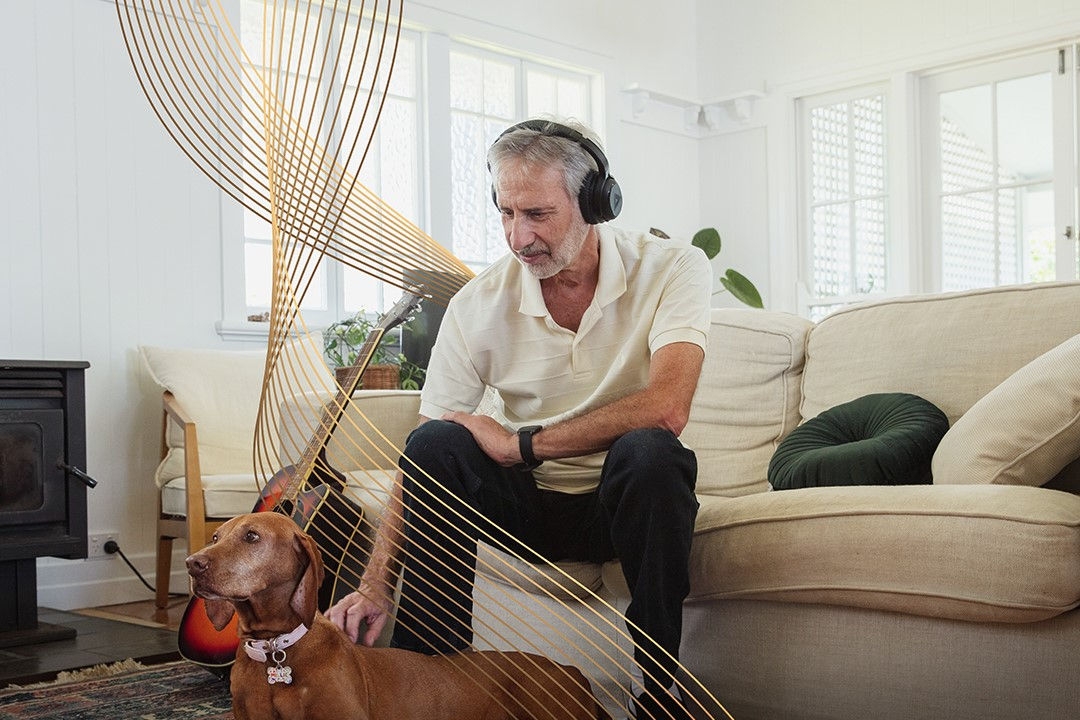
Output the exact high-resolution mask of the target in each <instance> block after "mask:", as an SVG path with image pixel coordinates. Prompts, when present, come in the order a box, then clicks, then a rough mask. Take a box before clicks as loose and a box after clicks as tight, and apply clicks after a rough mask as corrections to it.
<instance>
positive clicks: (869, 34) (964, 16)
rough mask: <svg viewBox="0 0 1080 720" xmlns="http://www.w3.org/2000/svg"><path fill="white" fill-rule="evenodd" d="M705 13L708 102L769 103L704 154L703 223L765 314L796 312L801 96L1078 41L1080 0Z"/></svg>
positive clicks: (738, 8) (732, 5) (896, 0)
mask: <svg viewBox="0 0 1080 720" xmlns="http://www.w3.org/2000/svg"><path fill="white" fill-rule="evenodd" d="M696 9H697V25H696V28H697V30H696V32H697V40H698V42H697V48H698V55H697V70H698V77H699V83H700V84H699V89H698V97H699V98H700V99H701V100H702V101H703V102H706V103H707V102H709V101H710V100H712V99H716V98H724V97H729V96H732V95H736V94H740V93H743V92H745V91H758V92H764V93H766V97H765V99H764V100H761V101H758V102H757V103H755V105H754V112H753V116H752V117H751V118H750V119H749V121H748V122H746V123H742V124H740V123H734V124H729V125H728V126H726V127H725V128H723V129H722V131H721V132H720V133H719V134H720V135H722V137H718V136H713V137H707V138H705V139H704V140H703V141H702V143H701V145H700V163H701V208H702V209H701V213H702V214H701V217H702V224H703V225H715V226H716V227H717V228H718V229H719V230H720V232H721V235H723V237H724V240H725V249H724V251H723V254H722V255H721V260H722V262H723V263H724V264H730V265H731V266H733V267H735V268H736V269H737V270H740V271H741V272H744V273H745V274H747V275H748V276H750V277H751V279H752V280H754V281H755V282H757V283H758V286H759V288H760V289H762V290H763V295H764V296H765V305H766V307H768V308H770V309H778V310H788V311H794V310H796V307H795V304H796V303H795V291H794V284H793V282H792V279H793V275H794V265H793V263H795V262H796V258H797V255H798V252H797V251H798V248H797V244H796V240H795V237H794V234H795V218H794V215H793V213H794V212H795V211H796V210H795V208H796V202H795V201H796V198H795V197H794V192H795V185H794V182H793V180H794V177H793V176H794V172H795V168H794V166H793V164H792V163H791V156H792V153H793V152H794V147H793V144H792V139H793V128H792V122H791V121H792V115H791V106H792V104H793V101H794V99H795V98H796V97H799V96H800V95H805V94H812V93H816V92H824V91H828V90H836V89H842V88H844V87H850V86H855V85H858V84H861V83H865V82H880V81H890V80H893V79H895V78H896V77H897V76H903V75H904V74H908V73H916V74H917V73H919V72H922V71H924V70H928V69H931V68H935V67H940V66H943V65H946V64H949V63H956V62H964V61H970V60H976V59H978V58H979V57H982V56H986V55H988V54H992V53H998V52H1004V51H1009V50H1017V49H1023V48H1025V47H1029V46H1035V45H1039V44H1046V43H1053V42H1058V41H1062V42H1073V41H1075V40H1077V39H1078V38H1080V0H859V1H858V2H850V1H846V0H755V2H738V1H737V0H726V1H724V2H714V1H713V0H699V2H698V3H697V6H696ZM728 133H730V134H728ZM903 161H904V162H907V161H908V159H906V158H905V159H903ZM763 169H767V172H762V170H763ZM763 208H764V213H762V209H763Z"/></svg>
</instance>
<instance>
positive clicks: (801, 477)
mask: <svg viewBox="0 0 1080 720" xmlns="http://www.w3.org/2000/svg"><path fill="white" fill-rule="evenodd" d="M948 429H949V420H948V418H946V417H945V413H943V412H941V410H939V409H938V408H937V407H936V406H935V405H934V404H933V403H931V402H928V401H926V400H924V399H922V398H921V397H919V396H918V395H911V394H909V393H874V394H871V395H864V396H862V397H861V398H857V399H855V400H852V401H851V402H846V403H842V404H840V405H837V406H836V407H834V408H830V409H828V410H826V411H825V412H823V413H821V414H820V415H818V416H816V417H813V418H810V419H809V420H807V421H806V422H805V423H803V424H802V425H800V426H799V427H797V428H795V429H794V430H793V431H792V432H791V434H790V435H788V436H787V437H786V438H784V440H783V441H782V442H781V443H780V446H779V447H778V448H777V449H776V453H775V454H774V455H773V458H772V461H770V462H769V484H770V485H772V487H773V489H774V490H790V489H792V488H800V487H816V486H820V485H910V484H914V483H928V482H930V459H931V457H933V454H934V449H935V448H936V447H937V445H938V443H939V442H940V441H941V437H942V435H944V434H945V432H946V431H947V430H948Z"/></svg>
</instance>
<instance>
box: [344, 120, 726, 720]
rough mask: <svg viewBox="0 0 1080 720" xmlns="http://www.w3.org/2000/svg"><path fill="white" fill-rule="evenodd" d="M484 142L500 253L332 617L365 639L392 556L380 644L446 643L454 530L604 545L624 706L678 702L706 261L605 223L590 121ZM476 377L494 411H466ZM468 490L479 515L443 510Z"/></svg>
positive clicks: (440, 365) (455, 327)
mask: <svg viewBox="0 0 1080 720" xmlns="http://www.w3.org/2000/svg"><path fill="white" fill-rule="evenodd" d="M488 161H489V168H490V170H491V175H492V188H493V197H494V199H495V202H496V205H497V206H498V208H499V211H500V212H501V215H502V223H503V229H504V232H505V235H506V241H507V244H508V246H509V248H510V251H511V254H510V255H509V256H508V257H506V258H503V259H502V260H500V261H498V262H496V263H494V264H493V265H492V266H490V267H489V268H488V269H486V270H485V271H483V272H481V273H480V274H479V275H478V276H477V277H476V278H474V279H473V280H472V281H470V282H469V283H468V284H467V285H466V286H465V287H464V288H463V289H462V290H460V291H459V292H458V294H457V295H456V296H455V297H454V299H453V300H452V301H451V303H450V304H449V306H448V308H447V311H446V316H445V318H444V320H443V323H442V326H441V328H440V331H439V336H438V341H437V342H436V344H435V348H434V350H433V353H432V358H431V362H430V366H429V368H428V374H427V380H426V383H425V386H424V390H423V394H422V396H421V407H420V413H421V424H420V425H419V426H418V427H417V429H416V430H415V431H413V433H412V434H411V435H410V437H409V440H408V442H407V444H406V447H405V452H404V455H403V457H402V461H401V468H402V470H403V471H404V472H403V473H401V474H399V475H398V477H399V479H400V480H399V483H398V485H397V487H396V489H395V493H394V497H393V500H392V503H391V507H390V511H389V513H388V514H387V516H386V517H387V519H386V520H385V521H384V523H383V525H382V527H381V528H380V531H379V535H378V537H377V539H376V542H375V548H374V550H373V553H372V558H371V561H370V562H369V564H368V568H367V570H366V571H365V574H364V578H363V581H362V582H361V585H360V588H359V590H358V591H357V592H356V593H352V594H351V595H349V596H347V597H346V598H344V599H343V600H341V601H340V602H339V603H338V604H337V605H336V606H334V607H333V608H332V609H331V610H330V612H329V616H330V618H331V620H333V621H334V622H335V623H336V624H337V625H338V626H340V627H342V628H343V629H344V630H345V631H346V632H347V633H348V634H349V636H350V637H352V638H353V639H354V640H356V639H357V638H358V636H359V631H360V626H361V624H362V623H366V624H367V628H368V629H367V632H366V633H365V634H364V637H363V642H365V643H366V644H369V645H370V644H371V643H373V642H374V641H375V639H376V638H377V637H378V634H379V631H380V630H381V629H382V627H383V626H384V625H385V623H386V620H387V617H388V615H389V612H390V608H391V603H392V600H391V598H392V594H393V588H394V585H395V582H396V580H397V574H398V571H399V570H402V565H404V568H403V572H404V576H403V587H404V590H403V593H402V599H401V603H400V605H399V608H398V618H399V622H398V623H397V625H396V627H395V631H394V637H393V640H392V644H393V645H394V646H396V647H403V648H408V649H413V650H417V651H420V652H446V651H451V650H454V649H458V648H462V647H464V646H466V645H467V644H468V643H469V642H470V641H471V638H472V631H471V626H470V610H471V606H472V600H471V586H470V584H469V580H470V579H471V578H472V574H473V572H474V569H475V562H476V561H475V556H474V555H473V554H472V553H469V552H465V551H463V550H462V549H461V548H462V547H466V548H470V549H472V548H475V542H474V540H475V538H476V537H479V536H481V535H480V533H487V532H490V533H492V534H493V535H495V536H496V537H499V538H500V539H503V540H504V541H505V542H506V544H507V545H508V546H510V547H511V549H514V550H517V551H518V552H520V553H521V554H522V555H524V556H525V557H526V558H528V557H530V553H532V552H533V551H535V552H537V553H539V554H540V555H541V556H543V557H545V558H547V559H549V560H553V561H555V560H561V559H577V560H589V561H592V562H603V561H606V560H610V559H613V558H618V559H619V560H620V561H621V565H622V568H623V572H624V574H625V576H626V580H627V584H628V586H629V588H630V592H631V596H632V599H631V603H630V605H629V607H628V609H627V611H626V617H627V619H628V620H629V621H631V622H630V623H629V624H630V626H631V627H632V628H640V629H641V630H642V631H644V633H645V634H646V635H647V636H648V637H643V636H642V634H641V633H640V632H637V631H636V630H632V631H631V635H632V637H633V638H634V640H635V645H636V649H635V660H636V662H637V663H638V665H639V667H640V668H641V669H642V673H643V676H644V678H645V681H644V687H645V690H646V692H645V693H643V694H642V695H641V696H640V697H639V698H638V699H637V700H636V701H635V704H636V708H635V712H636V716H637V717H639V718H642V717H657V718H660V717H663V718H669V717H675V718H680V717H687V716H686V714H685V712H684V711H682V710H681V709H678V704H677V700H676V699H675V698H674V697H672V695H671V694H670V688H671V686H672V683H673V676H672V673H673V672H674V670H675V665H676V661H675V660H673V659H672V658H677V656H678V650H679V642H680V637H681V632H682V601H683V600H684V599H685V597H686V595H687V593H688V591H689V580H688V569H687V565H688V559H689V552H690V540H691V534H692V530H693V526H694V518H695V516H696V513H697V501H696V499H695V496H694V484H695V481H696V476H697V463H696V459H695V458H694V454H693V452H692V451H690V450H689V449H687V448H685V447H683V445H682V444H681V443H680V442H679V440H678V435H679V433H680V432H681V431H682V429H683V427H684V426H685V424H686V422H687V419H688V417H689V412H690V403H691V400H692V398H693V395H694V390H695V389H696V387H697V381H698V376H699V374H700V372H701V366H702V361H703V359H704V348H705V344H706V339H707V331H708V324H709V301H710V294H711V284H712V271H711V268H710V266H709V264H708V261H707V259H706V257H705V255H704V253H702V252H701V251H700V250H698V249H696V248H693V247H690V246H689V245H686V244H680V243H676V242H673V241H665V240H660V239H659V238H655V237H653V236H651V235H646V234H635V233H626V232H622V231H617V230H614V229H611V228H609V227H607V226H604V225H601V224H600V223H603V222H604V221H606V220H610V219H612V218H614V217H615V215H617V214H618V211H619V208H620V206H621V194H620V190H619V187H618V184H617V183H616V182H615V180H614V178H612V177H611V176H610V174H609V172H608V167H607V159H606V158H605V157H604V155H603V153H602V152H601V151H600V149H599V146H598V145H597V144H596V143H595V142H594V141H592V140H591V139H589V138H588V137H587V135H586V134H585V132H582V131H579V130H577V129H575V128H572V127H569V126H567V125H564V124H558V123H553V122H548V121H528V122H526V123H522V124H520V125H516V126H514V127H512V128H510V129H509V130H507V131H506V132H505V133H503V135H502V136H500V137H499V139H498V140H497V141H496V142H495V143H494V145H493V146H492V147H491V149H490V151H489V153H488ZM488 388H493V389H494V390H495V391H496V393H497V396H496V397H497V402H496V405H497V408H498V412H497V413H496V414H497V415H498V416H499V417H498V418H495V417H491V416H487V415H481V414H474V411H475V410H476V408H477V406H478V405H479V404H480V402H481V399H482V398H483V396H484V394H485V391H487V389H488ZM434 418H437V419H434ZM463 503H464V504H463ZM466 506H467V508H472V509H474V510H476V511H478V512H479V513H480V515H481V516H482V517H477V518H476V520H475V521H466V520H463V519H461V517H460V516H459V515H457V514H456V512H451V511H448V510H447V508H454V509H455V510H456V509H458V508H463V509H465V508H466ZM440 509H441V511H440ZM465 512H466V513H468V512H469V511H468V510H467V509H465ZM474 517H476V516H475V515H474ZM402 533H404V535H403V534H402ZM403 548H404V550H403ZM405 558H407V560H405ZM448 568H464V571H461V570H452V569H448ZM649 638H651V640H652V641H655V643H656V645H654V644H653V643H652V642H650V641H649ZM657 645H658V646H659V648H661V649H662V650H658V649H657ZM665 651H666V652H665ZM666 653H670V657H667V656H666ZM650 656H651V658H655V660H654V659H650Z"/></svg>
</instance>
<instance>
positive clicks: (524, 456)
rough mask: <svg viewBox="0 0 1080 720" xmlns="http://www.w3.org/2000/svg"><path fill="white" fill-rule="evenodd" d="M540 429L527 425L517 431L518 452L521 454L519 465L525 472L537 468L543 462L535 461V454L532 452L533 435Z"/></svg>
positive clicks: (537, 426) (538, 426) (540, 427)
mask: <svg viewBox="0 0 1080 720" xmlns="http://www.w3.org/2000/svg"><path fill="white" fill-rule="evenodd" d="M542 429H543V427H542V426H540V425H528V426H526V427H523V428H520V429H519V430H518V431H517V436H518V450H519V451H520V452H521V464H522V468H523V469H525V470H532V469H534V468H538V467H540V465H541V463H542V462H543V461H541V460H537V459H536V454H535V453H534V452H533V445H532V439H533V435H535V434H536V433H538V432H540V431H541V430H542Z"/></svg>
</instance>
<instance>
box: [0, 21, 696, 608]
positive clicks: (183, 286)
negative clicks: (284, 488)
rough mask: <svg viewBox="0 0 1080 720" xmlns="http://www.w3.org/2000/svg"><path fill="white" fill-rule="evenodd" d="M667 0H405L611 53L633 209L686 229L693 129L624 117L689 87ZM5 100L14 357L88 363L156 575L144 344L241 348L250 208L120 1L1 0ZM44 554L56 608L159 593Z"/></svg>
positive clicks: (126, 501)
mask: <svg viewBox="0 0 1080 720" xmlns="http://www.w3.org/2000/svg"><path fill="white" fill-rule="evenodd" d="M668 8H669V10H670V12H669V13H668V14H665V15H664V16H663V17H655V16H654V15H655V7H654V4H653V3H651V2H648V1H647V0H634V1H632V2H628V1H625V0H618V1H617V0H609V1H607V2H603V3H592V2H587V3H582V2H572V1H571V0H554V1H553V2H549V3H546V4H543V5H538V4H536V3H534V2H506V0H498V1H495V0H492V1H490V2H489V1H486V0H476V1H475V2H472V3H461V2H456V1H454V0H429V1H427V2H422V3H421V2H417V3H406V10H407V12H408V14H409V16H410V18H412V19H414V20H416V21H417V22H419V23H421V24H423V25H425V26H427V27H434V28H437V29H439V30H441V31H443V32H446V33H447V34H449V35H451V36H458V35H463V36H469V37H473V38H476V37H480V38H481V39H484V40H486V41H488V42H490V43H492V44H495V45H506V46H510V47H516V48H520V49H525V50H526V51H530V52H541V51H544V54H550V49H551V48H556V49H558V50H559V51H560V54H561V55H563V56H564V57H563V59H564V60H565V61H567V62H571V63H575V64H580V63H582V62H583V60H584V59H589V60H590V61H592V60H595V59H597V58H599V60H598V62H599V63H600V64H601V65H603V67H602V68H600V69H602V70H604V71H605V73H606V79H607V88H606V94H607V97H608V104H609V106H610V110H609V113H608V117H607V122H606V130H607V136H608V137H607V139H608V146H609V148H608V149H609V151H610V154H611V156H612V158H613V165H614V170H615V172H616V175H617V177H618V178H619V180H620V182H621V183H622V184H623V186H624V188H625V189H626V192H627V196H628V205H627V208H626V215H625V216H624V220H625V221H626V222H627V223H631V224H640V226H642V227H648V226H649V225H656V226H661V227H665V228H666V229H668V230H669V232H672V233H675V232H688V231H692V230H693V229H694V226H695V224H696V214H697V209H698V200H697V197H698V195H697V185H698V183H697V175H698V165H697V155H696V150H697V148H696V142H695V141H694V139H693V138H691V137H689V136H687V135H685V134H680V133H677V132H675V133H672V132H666V131H662V130H661V131H658V130H654V129H651V128H649V127H645V126H642V125H639V124H634V123H624V122H622V121H621V119H620V111H619V107H620V99H621V95H620V89H621V88H622V87H624V86H625V85H626V84H628V83H630V82H643V83H646V84H648V85H650V86H652V87H657V88H661V89H664V90H665V91H666V92H671V93H682V94H688V93H692V92H694V88H695V87H696V84H697V77H696V75H695V74H694V73H693V72H692V70H691V71H688V68H691V69H692V66H693V57H694V54H695V52H696V49H695V47H694V43H693V13H694V10H693V0H675V2H674V3H669V5H668ZM463 13H468V15H467V16H466V15H464V14H463ZM616 14H617V15H618V16H619V18H620V22H619V23H615V22H613V21H612V18H613V17H614V16H615V15H616ZM616 27H619V28H622V29H621V30H616V29H615V28H616ZM0 98H2V100H0V217H2V218H4V230H3V232H2V233H0V358H51V359H83V360H87V361H89V362H90V364H91V367H90V369H89V370H88V372H87V414H88V418H87V420H88V422H87V426H88V446H89V447H88V470H89V472H90V473H91V474H92V475H93V476H95V477H96V478H97V479H98V480H99V482H100V484H99V486H98V487H97V488H96V489H94V490H91V491H89V493H88V498H89V500H88V502H89V528H90V532H91V533H102V532H110V533H118V534H119V539H120V544H121V547H122V549H123V550H124V552H125V554H126V555H127V556H128V557H129V558H130V559H131V560H132V561H133V562H134V563H135V564H136V565H137V566H138V567H139V568H140V570H141V571H142V572H143V574H144V575H146V576H147V578H148V579H150V580H151V581H152V576H153V551H154V542H155V539H154V521H155V517H156V516H155V507H156V495H155V490H154V488H153V483H152V480H151V476H152V473H153V469H154V467H155V465H156V462H157V448H158V442H159V441H158V432H159V423H160V416H159V413H160V406H159V402H160V394H159V391H158V390H157V389H156V388H155V387H153V386H152V385H150V384H149V383H148V382H147V380H146V379H145V378H144V377H143V374H142V372H141V368H140V367H139V365H138V362H137V358H136V348H137V346H138V345H140V344H156V345H164V346H186V347H231V348H236V349H240V348H241V347H242V346H241V345H238V344H237V343H234V342H226V341H223V340H222V339H221V338H220V337H219V336H218V334H217V332H216V331H215V328H214V323H215V322H216V321H218V320H220V319H221V307H222V280H223V279H222V273H221V262H222V260H221V247H222V243H227V242H239V241H240V239H239V238H236V237H232V236H230V235H226V236H223V233H222V230H221V228H222V215H223V213H235V209H234V208H233V207H232V206H231V205H230V203H232V201H231V200H229V199H228V198H222V197H221V194H220V193H219V192H218V190H217V188H216V187H215V186H214V185H213V184H212V183H211V182H210V181H209V180H207V179H206V178H205V177H203V176H202V175H201V174H200V173H199V172H198V171H197V170H195V168H194V166H193V164H192V163H191V162H190V161H189V160H188V159H187V158H186V157H185V156H184V155H183V154H182V153H181V152H180V151H179V150H178V149H177V147H176V146H175V145H174V144H173V142H172V140H171V139H170V138H169V137H168V136H167V134H166V133H165V131H164V129H163V128H162V126H161V125H160V123H159V122H158V121H157V119H156V118H155V117H154V115H153V112H152V110H151V106H150V104H149V103H148V101H147V100H146V98H145V97H144V96H143V95H142V92H141V90H140V88H139V86H138V83H137V81H136V79H135V75H134V72H133V70H132V68H131V66H130V61H129V59H128V56H127V53H126V50H125V48H124V44H123V41H122V36H121V33H120V29H119V24H118V21H117V17H116V8H115V6H114V5H113V3H112V2H111V0H49V1H48V2H28V1H26V0H0ZM631 226H632V225H631ZM176 557H177V558H178V559H179V558H182V557H183V550H182V549H179V550H178V551H177V553H176ZM38 567H39V602H40V604H42V605H45V606H50V607H57V608H74V607H83V606H90V605H100V604H106V603H112V602H122V601H128V600H133V599H139V598H149V597H150V593H149V592H148V591H146V590H145V589H144V588H143V587H142V586H141V585H140V584H139V583H138V581H137V580H136V579H135V578H134V576H133V575H132V573H131V572H130V571H129V570H128V569H127V567H126V566H124V565H123V563H122V562H121V561H120V560H118V559H115V558H113V559H108V560H94V561H89V560H87V561H66V560H58V559H52V558H45V559H42V560H40V561H39V563H38ZM174 567H177V568H178V569H177V570H176V572H175V573H174V583H173V587H174V589H177V590H179V589H182V588H183V580H182V577H181V575H182V570H180V569H179V567H180V566H179V564H178V563H176V562H174Z"/></svg>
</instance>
